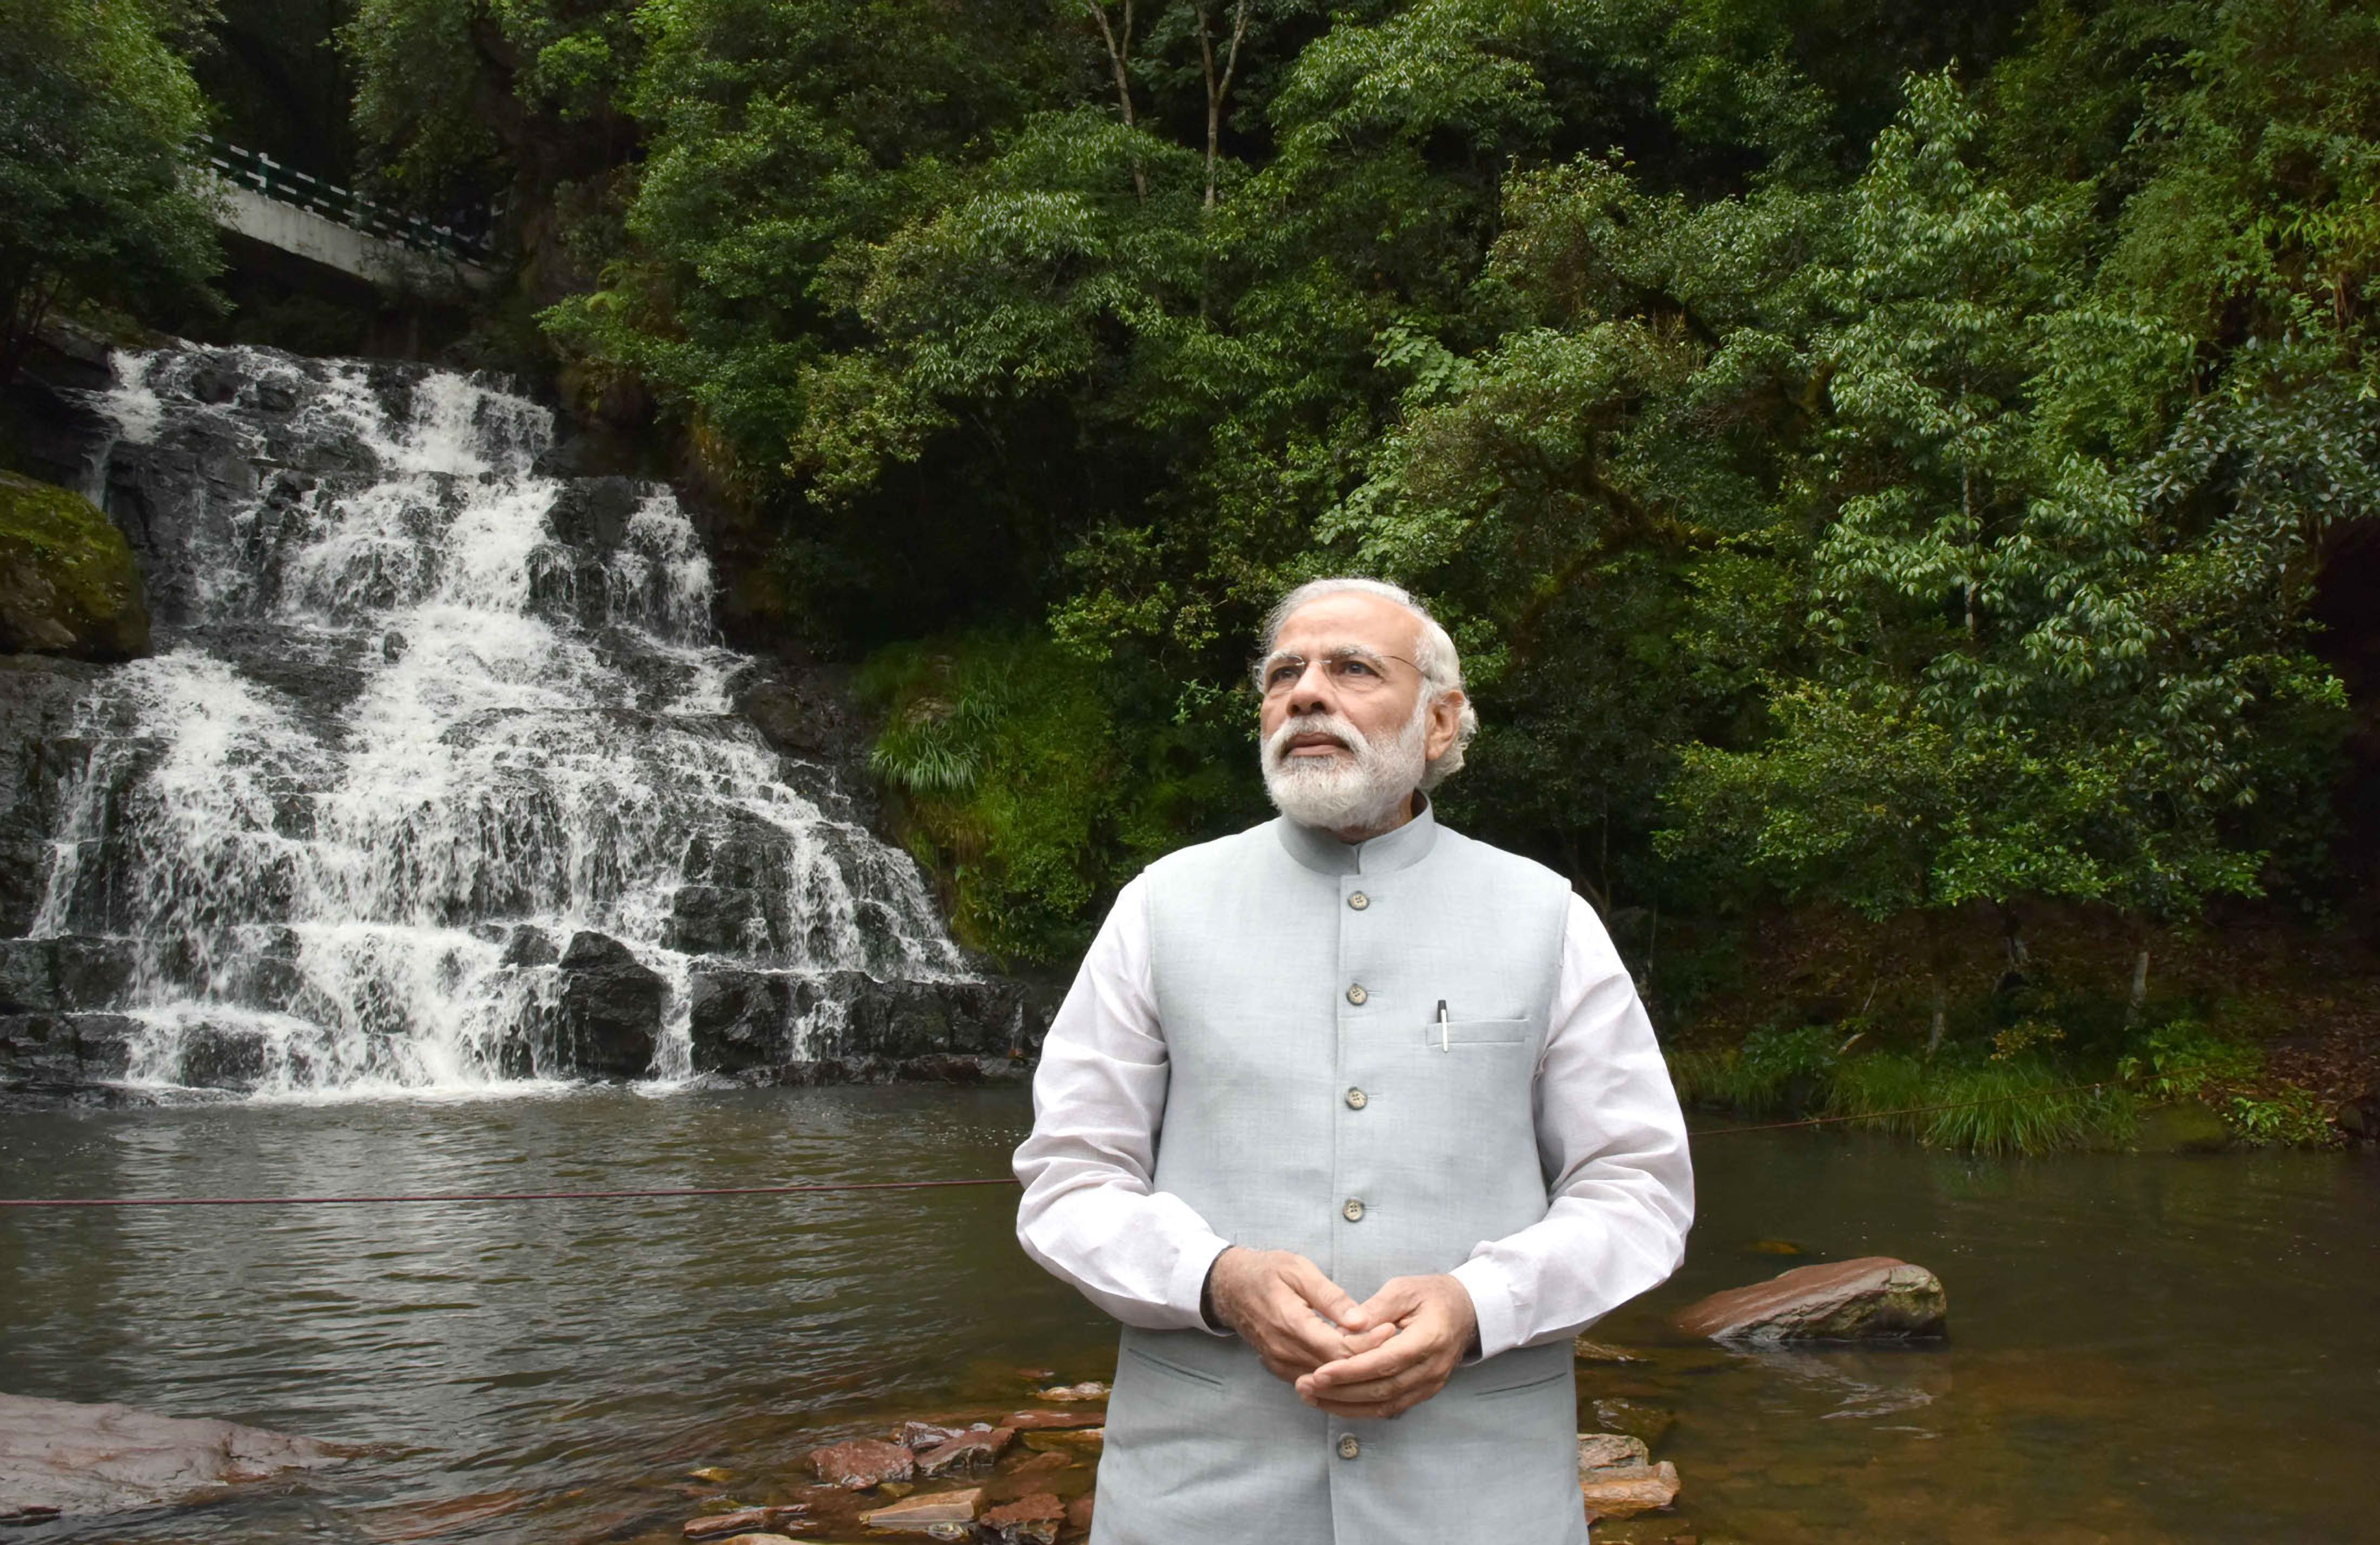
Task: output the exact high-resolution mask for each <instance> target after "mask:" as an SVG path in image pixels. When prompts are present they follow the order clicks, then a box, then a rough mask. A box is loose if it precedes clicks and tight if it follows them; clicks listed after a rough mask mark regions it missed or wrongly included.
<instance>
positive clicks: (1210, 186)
mask: <svg viewBox="0 0 2380 1545" xmlns="http://www.w3.org/2000/svg"><path fill="white" fill-rule="evenodd" d="M1247 32H1248V0H1239V3H1238V4H1237V5H1235V6H1233V7H1232V45H1231V48H1230V50H1229V51H1228V52H1227V53H1225V55H1223V73H1222V74H1221V75H1220V77H1218V76H1217V75H1216V73H1215V44H1214V40H1213V38H1212V36H1211V35H1210V34H1209V32H1208V26H1207V7H1206V6H1199V7H1198V55H1199V57H1200V58H1201V59H1202V60H1203V61H1204V62H1205V65H1206V70H1207V207H1208V209H1213V208H1214V207H1215V158H1216V156H1217V154H1218V153H1219V147H1220V144H1221V142H1222V137H1223V101H1224V99H1225V98H1226V97H1228V96H1230V95H1231V93H1232V76H1233V72H1235V71H1236V70H1238V68H1239V67H1240V40H1241V39H1242V38H1244V37H1245V36H1247Z"/></svg>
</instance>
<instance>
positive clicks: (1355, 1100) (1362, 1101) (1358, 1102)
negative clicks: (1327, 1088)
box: [1347, 1089, 1372, 1111]
mask: <svg viewBox="0 0 2380 1545" xmlns="http://www.w3.org/2000/svg"><path fill="white" fill-rule="evenodd" d="M1371 1102H1372V1097H1371V1096H1370V1095H1367V1094H1366V1093H1365V1092H1364V1091H1363V1090H1362V1089H1349V1090H1348V1091H1347V1108H1348V1109H1349V1110H1351V1111H1360V1110H1362V1109H1363V1108H1364V1107H1365V1106H1366V1105H1368V1104H1370V1103H1371Z"/></svg>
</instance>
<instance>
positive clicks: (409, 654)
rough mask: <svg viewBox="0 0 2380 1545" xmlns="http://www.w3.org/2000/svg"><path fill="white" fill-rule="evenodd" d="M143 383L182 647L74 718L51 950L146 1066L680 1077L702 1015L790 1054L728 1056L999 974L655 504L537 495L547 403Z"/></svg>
mask: <svg viewBox="0 0 2380 1545" xmlns="http://www.w3.org/2000/svg"><path fill="white" fill-rule="evenodd" d="M116 367H117V376H118V380H117V383H116V386H115V391H114V392H113V393H112V394H108V395H105V397H104V398H103V402H102V404H101V406H102V407H103V408H104V410H105V411H106V413H107V414H108V415H109V417H111V418H112V419H113V420H114V422H115V425H116V429H117V439H116V441H115V444H114V446H113V447H112V448H111V449H110V450H109V451H108V453H107V461H106V466H105V468H104V472H103V476H104V478H105V481H106V485H107V486H106V489H105V493H106V496H107V499H108V503H109V508H110V513H111V514H112V515H113V516H114V517H115V518H116V520H117V522H118V524H119V525H122V526H124V527H125V528H126V529H127V530H128V533H129V534H131V535H132V536H133V538H134V540H135V544H136V547H137V548H139V549H140V551H141V553H142V555H143V558H144V565H145V566H146V568H147V570H148V575H149V579H150V588H151V591H152V610H154V611H155V613H156V614H157V637H158V641H159V652H157V653H156V654H155V655H154V656H153V657H152V658H149V659H145V660H141V661H138V662H136V663H131V664H129V665H126V666H123V667H120V668H118V669H116V670H114V671H112V672H110V673H108V674H107V675H106V676H105V677H104V678H103V680H102V682H101V683H100V684H99V686H98V687H97V688H96V689H95V690H94V691H92V692H91V694H90V695H89V696H88V697H87V698H86V699H84V700H82V701H81V702H80V704H79V706H78V708H77V710H76V723H75V733H74V745H75V748H76V749H77V751H78V754H79V760H78V761H77V763H76V765H75V767H74V768H73V770H72V772H70V774H69V775H68V777H67V784H66V785H65V786H64V787H63V788H62V790H61V791H60V795H59V797H58V800H57V805H58V808H59V809H60V810H61V811H62V812H63V813H62V815H61V817H60V818H59V819H58V821H56V829H55V859H54V862H53V864H52V867H51V871H50V875H49V880H48V885H47V889H46V892H45V893H44V894H43V895H42V902H41V908H40V912H39V915H38V918H37V919H36V921H35V923H34V926H33V928H32V930H31V934H32V935H33V936H34V937H36V938H38V939H46V940H50V941H53V942H54V944H55V947H56V948H57V949H59V950H65V949H66V948H67V945H69V944H73V943H76V942H81V943H82V944H83V945H85V946H89V945H90V944H91V942H93V941H98V942H103V943H104V944H105V946H106V947H104V948H102V949H100V951H99V953H100V955H102V956H103V957H104V958H105V960H106V961H108V962H111V964H106V965H103V967H99V968H98V969H97V971H96V974H97V975H98V976H101V977H107V978H109V980H107V981H106V982H105V983H104V985H103V988H102V989H101V991H103V992H104V993H106V994H107V995H108V997H109V999H110V1002H109V1003H108V1004H107V1006H108V1007H109V1008H110V1009H111V1010H112V1011H113V1012H114V1013H115V1014H117V1015H119V1016H121V1017H122V1019H123V1020H124V1021H125V1022H127V1028H126V1030H125V1033H124V1040H125V1047H126V1049H125V1052H124V1058H123V1061H124V1067H123V1073H124V1076H125V1077H127V1078H128V1079H129V1080H130V1081H132V1082H134V1083H147V1084H152V1085H177V1084H191V1083H212V1084H217V1085H224V1086H229V1087H236V1088H243V1089H255V1090H258V1091H261V1092H266V1093H289V1094H304V1093H321V1092H325V1091H346V1092H382V1091H388V1090H396V1089H402V1090H432V1091H436V1090H444V1091H455V1090H469V1091H474V1092H487V1091H490V1090H492V1089H502V1088H527V1087H535V1086H536V1085H537V1084H539V1083H540V1082H543V1081H548V1080H551V1079H553V1078H554V1077H569V1076H572V1075H575V1074H580V1073H585V1072H588V1071H591V1070H598V1069H602V1070H608V1071H611V1072H613V1073H616V1074H619V1075H622V1076H626V1077H644V1078H648V1079H655V1080H662V1081H669V1080H676V1079H681V1078H684V1077H687V1076H688V1075H689V1074H690V1073H692V1072H694V1071H696V1070H697V1068H698V1066H700V1065H703V1063H704V1058H703V1057H701V1056H699V1055H698V1051H697V1047H696V1044H695V1042H696V1040H697V1039H698V1027H696V1026H695V1025H693V1024H692V1021H693V1020H694V1018H695V1011H696V1009H697V1008H698V1006H700V1005H701V1004H704V1003H711V1004H723V1005H725V1006H723V1007H721V1008H719V1009H718V1010H717V1012H716V1013H714V1014H713V1016H712V1017H713V1018H714V1019H716V1020H717V1021H718V1025H717V1026H716V1027H714V1028H717V1029H718V1030H719V1033H720V1035H721V1037H722V1040H721V1045H722V1046H725V1045H727V1044H728V1043H729V1042H731V1041H739V1040H740V1041H741V1042H749V1041H751V1040H753V1038H754V1036H755V1035H756V1034H757V1035H759V1039H760V1040H768V1039H769V1038H770V1037H771V1036H774V1037H776V1043H775V1044H774V1045H773V1048H772V1049H771V1048H763V1049H762V1050H761V1051H759V1052H750V1053H749V1054H747V1055H744V1056H743V1058H742V1061H741V1063H738V1062H737V1061H736V1059H735V1056H734V1055H732V1054H730V1053H728V1052H722V1053H720V1055H718V1056H714V1057H711V1058H710V1064H712V1065H745V1064H754V1063H770V1062H777V1063H783V1062H798V1061H800V1060H801V1059H802V1058H804V1057H805V1056H816V1055H821V1054H833V1053H834V1052H836V1050H837V1049H836V1048H835V1047H833V1046H829V1045H825V1044H823V1043H822V1042H821V1040H820V1038H821V1037H823V1038H824V1039H825V1040H833V1038H834V1037H835V1036H837V1035H840V1034H842V1033H843V1031H844V1026H845V1025H846V1024H847V1022H848V1021H849V1019H850V1017H851V1014H852V1003H851V1000H852V999H853V997H854V995H855V994H856V993H864V992H866V991H869V990H871V989H879V988H899V987H902V986H904V985H906V986H907V987H909V988H911V989H916V988H917V987H919V986H920V985H924V986H927V987H930V986H932V985H934V984H965V983H967V982H970V981H973V980H975V977H974V975H973V973H971V972H970V971H969V969H968V968H967V966H966V964H965V961H964V960H963V959H962V957H961V955H960V953H959V952H958V951H957V949H956V948H955V947H954V946H953V944H952V943H951V942H950V940H949V938H948V937H947V935H946V934H945V933H944V931H943V930H942V928H941V923H940V921H939V919H938V918H937V916H936V914H935V911H934V908H933V906H932V905H931V902H930V900H929V896H928V894H927V892H926V889H925V887H924V885H923V883H922V882H921V879H920V876H919V874H918V872H917V868H916V866H915V865H914V864H913V863H912V862H911V860H910V859H909V858H908V857H907V856H906V855H905V854H903V853H901V852H899V851H898V850H896V849H894V848H892V847H890V846H888V845H885V844H884V843H882V842H880V841H879V840H878V839H877V838H876V837H875V836H873V835H872V834H871V833H869V832H868V829H867V828H866V826H865V824H864V823H863V822H862V821H859V820H858V819H857V817H856V813H855V812H854V811H853V810H852V809H851V808H850V805H849V801H848V799H847V798H846V797H844V795H843V793H842V791H841V790H840V789H839V788H838V787H837V786H836V785H835V784H834V780H833V776H832V773H831V772H828V771H827V770H826V769H825V768H823V767H820V766H818V765H816V764H805V763H803V762H802V761H800V760H799V759H794V758H789V757H787V756H785V755H783V754H782V753H781V752H780V751H779V750H777V749H774V748H771V745H770V744H769V743H768V742H767V741H766V740H765V739H764V738H763V736H761V734H760V733H759V731H758V730H757V729H756V728H755V727H754V725H753V724H751V723H749V722H748V721H747V720H746V719H745V718H744V717H742V716H741V715H740V714H738V713H737V712H735V708H734V705H733V698H734V695H735V684H736V683H737V682H738V681H739V680H743V679H746V678H747V677H748V676H749V675H750V673H751V672H752V671H753V670H754V669H755V668H756V663H755V662H753V661H752V660H750V659H748V658H747V657H746V656H744V655H741V654H738V653H736V652H735V651H731V650H728V649H726V648H723V647H722V646H721V645H720V643H719V642H718V640H717V639H716V637H715V633H714V629H713V626H712V621H711V602H712V595H713V581H712V575H711V570H710V562H709V560H708V558H707V556H706V555H705V552H704V549H703V546H702V543H701V541H699V540H698V534H697V532H696V530H695V529H694V527H693V526H692V525H691V524H690V522H689V521H688V519H687V517H686V513H685V512H684V511H683V510H681V509H680V508H679V506H678V504H677V501H676V499H675V498H674V496H673V494H672V493H671V492H670V490H669V489H668V488H667V487H665V486H662V485H660V484H636V483H630V482H627V481H625V480H620V479H588V478H568V477H557V476H548V475H544V474H542V473H541V472H540V470H539V462H540V456H544V455H545V454H546V453H547V452H548V451H549V449H550V448H551V446H552V443H553V434H554V429H553V418H552V415H551V414H550V413H549V412H548V411H547V410H546V409H545V408H541V407H540V406H538V405H537V404H535V403H533V402H531V401H529V400H528V399H527V398H526V397H524V396H522V395H519V394H518V393H517V392H516V391H515V390H514V389H512V388H511V387H510V386H509V385H508V384H507V383H504V382H502V381H500V380H496V379H492V378H489V377H484V376H469V375H463V374H457V373H455V372H451V371H436V370H429V369H425V368H420V367H407V366H395V365H386V364H371V363H364V362H358V361H335V360H316V359H300V358H297V357H293V356H289V355H285V354H280V353H276V352H273V351H269V350H262V349H243V348H230V349H200V348H176V349H165V350H159V351H155V352H146V353H127V354H123V355H120V356H118V358H117V361H116ZM796 784H798V785H800V786H798V787H797V786H796ZM89 953H90V951H89V948H86V949H85V954H86V955H88V954H89ZM61 958H65V957H64V956H63V955H61ZM61 969H64V968H63V967H62V968H61ZM84 974H85V975H86V976H91V975H92V974H94V973H93V971H91V970H90V969H86V971H85V973H84ZM574 984H575V985H574ZM87 995H88V994H87ZM754 1004H761V1005H762V1007H761V1008H760V1009H755V1007H754V1006H753V1005H754ZM768 1005H774V1006H773V1007H771V1006H768ZM755 1013H760V1014H761V1016H762V1018H763V1019H764V1020H767V1021H768V1022H767V1023H759V1028H758V1029H757V1030H756V1028H755V1026H756V1023H758V1022H756V1021H755V1020H754V1018H753V1016H754V1015H755ZM770 1016H773V1018H771V1017H770ZM946 1017H947V1016H946ZM936 1023H937V1024H940V1023H942V1021H941V1020H937V1021H936ZM624 1037H625V1040H623V1038H624ZM640 1038H641V1039H640ZM623 1045H625V1048H626V1050H625V1052H624V1051H622V1049H621V1048H622V1046H623ZM915 1049H916V1048H914V1047H912V1048H910V1050H912V1051H914V1050H915ZM624 1056H625V1058H626V1061H625V1062H621V1061H620V1060H619V1059H621V1058H622V1057H624ZM607 1059H608V1060H607Z"/></svg>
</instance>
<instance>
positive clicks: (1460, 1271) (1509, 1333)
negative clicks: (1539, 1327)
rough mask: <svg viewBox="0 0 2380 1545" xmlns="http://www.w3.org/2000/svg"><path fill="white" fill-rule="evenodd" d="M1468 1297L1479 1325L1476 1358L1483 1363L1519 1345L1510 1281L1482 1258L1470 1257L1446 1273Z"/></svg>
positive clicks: (1497, 1268) (1518, 1322) (1519, 1328)
mask: <svg viewBox="0 0 2380 1545" xmlns="http://www.w3.org/2000/svg"><path fill="white" fill-rule="evenodd" d="M1450 1274H1451V1276H1452V1277H1453V1278H1454V1280H1455V1281H1456V1282H1459V1283H1462V1284H1463V1291H1464V1292H1465V1293H1468V1294H1470V1295H1471V1312H1472V1314H1473V1316H1474V1317H1475V1318H1476V1319H1477V1320H1478V1321H1479V1358H1480V1360H1481V1361H1482V1362H1485V1361H1486V1360H1487V1359H1488V1358H1489V1357H1492V1356H1496V1355H1497V1354H1498V1353H1500V1352H1510V1351H1511V1350H1512V1348H1513V1347H1515V1346H1518V1345H1520V1344H1521V1326H1520V1314H1519V1312H1518V1311H1517V1310H1515V1309H1514V1308H1513V1307H1512V1278H1511V1277H1509V1276H1508V1275H1506V1274H1505V1271H1504V1269H1503V1268H1502V1267H1500V1266H1499V1265H1497V1264H1496V1263H1495V1262H1494V1261H1492V1260H1490V1259H1488V1258H1487V1257H1486V1256H1473V1257H1472V1258H1471V1259H1469V1260H1466V1261H1464V1262H1463V1264H1462V1265H1460V1266H1458V1267H1456V1268H1455V1269H1454V1270H1453V1271H1452V1272H1451V1273H1450Z"/></svg>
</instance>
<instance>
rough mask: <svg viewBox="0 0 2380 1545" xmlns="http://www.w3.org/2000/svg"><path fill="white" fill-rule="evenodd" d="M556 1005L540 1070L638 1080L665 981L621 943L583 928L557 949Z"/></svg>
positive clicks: (653, 1039)
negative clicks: (559, 990) (559, 979)
mask: <svg viewBox="0 0 2380 1545" xmlns="http://www.w3.org/2000/svg"><path fill="white" fill-rule="evenodd" d="M561 967H562V996H561V999H560V1001H559V1002H558V1003H557V1004H555V1006H554V1009H553V1018H552V1028H551V1035H550V1039H549V1040H548V1044H547V1048H546V1050H547V1055H546V1057H545V1058H544V1059H543V1060H542V1061H541V1063H540V1071H543V1072H545V1073H547V1074H549V1075H559V1076H564V1077H591V1078H638V1077H643V1076H644V1075H645V1074H646V1073H648V1072H649V1071H650V1070H651V1068H652V1064H653V1048H654V1047H655V1046H656V1045H658V1044H659V1042H660V1040H661V1032H662V1008H663V1006H664V1004H666V1003H667V1001H668V998H669V984H668V983H666V982H664V981H662V979H661V976H660V974H659V973H657V972H655V971H653V970H651V969H650V967H646V966H645V965H643V964H642V963H641V962H639V961H638V960H637V957H636V955H634V954H632V953H631V952H630V951H629V949H628V946H627V945H625V944H623V943H620V942H619V941H618V940H617V939H613V938H611V937H609V936H607V935H605V934H601V933H596V932H592V931H580V932H577V933H574V934H572V935H571V937H570V943H569V945H568V947H566V948H565V949H564V951H563V952H562V958H561Z"/></svg>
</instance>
